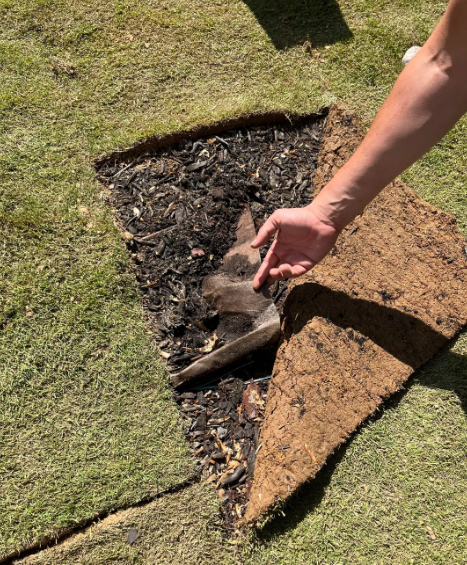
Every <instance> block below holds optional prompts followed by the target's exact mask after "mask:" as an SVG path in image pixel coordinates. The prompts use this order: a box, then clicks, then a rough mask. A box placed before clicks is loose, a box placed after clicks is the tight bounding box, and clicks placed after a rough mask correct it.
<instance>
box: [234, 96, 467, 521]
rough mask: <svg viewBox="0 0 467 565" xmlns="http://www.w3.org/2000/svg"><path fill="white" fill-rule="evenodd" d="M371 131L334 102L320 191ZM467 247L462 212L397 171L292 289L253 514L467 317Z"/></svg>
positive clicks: (279, 497)
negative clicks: (440, 205)
mask: <svg viewBox="0 0 467 565" xmlns="http://www.w3.org/2000/svg"><path fill="white" fill-rule="evenodd" d="M361 139H362V132H361V129H360V126H359V124H358V121H357V120H356V118H355V116H354V115H353V114H352V113H350V112H349V111H348V110H346V109H342V108H338V107H333V108H331V110H330V112H329V116H328V123H327V129H326V133H325V136H324V139H323V144H322V148H321V151H320V156H319V160H318V168H317V172H316V175H315V178H314V186H315V190H320V189H321V188H322V187H323V186H324V185H325V184H326V183H327V182H328V181H329V180H330V179H331V178H332V176H333V175H334V173H335V172H336V171H337V170H338V168H340V167H341V166H342V165H343V164H344V163H345V162H346V161H347V160H348V158H349V157H350V155H351V154H352V153H353V152H354V150H355V148H356V147H357V145H358V144H359V142H360V141H361ZM466 244H467V242H466V240H465V238H464V237H463V236H462V234H461V233H460V231H459V229H458V228H457V226H456V221H455V219H454V218H453V217H452V216H451V215H449V214H445V213H443V212H441V211H439V210H436V209H435V208H434V207H433V206H430V205H429V204H427V203H426V202H424V201H423V200H421V199H420V198H418V197H417V196H416V195H415V194H414V193H413V192H412V191H411V190H410V189H408V188H407V187H406V186H405V185H404V184H403V183H402V182H401V181H400V180H397V179H396V181H394V182H393V183H392V184H391V185H389V186H388V187H387V188H386V189H385V190H384V191H383V192H382V193H381V194H380V195H379V196H378V198H377V199H376V200H374V201H373V202H372V203H371V204H370V205H369V206H368V208H367V209H366V210H365V211H364V213H363V214H362V215H361V216H360V217H358V218H357V219H356V220H355V222H353V223H352V224H351V225H350V226H349V227H348V228H347V229H346V230H345V231H344V232H343V233H342V234H341V236H340V238H339V240H338V242H337V244H336V247H335V249H334V250H333V251H332V252H331V253H330V254H329V255H328V256H327V257H326V259H325V260H324V261H323V262H322V263H321V264H320V265H318V266H317V267H315V268H314V269H313V270H312V271H311V272H310V273H308V274H307V275H306V276H304V277H302V278H300V279H297V281H293V282H292V283H291V284H290V285H289V289H288V296H287V299H286V302H285V304H284V308H283V314H282V316H283V320H282V338H281V344H280V346H279V349H278V353H277V357H276V362H275V366H274V371H273V375H272V379H271V384H270V386H269V390H268V397H267V404H266V414H265V420H264V423H263V427H262V431H261V436H260V440H259V441H260V445H261V449H260V450H259V451H258V455H257V460H256V466H255V473H254V480H253V485H252V490H251V495H250V501H249V504H248V508H247V512H246V515H245V521H246V522H254V521H256V520H258V519H259V518H260V517H261V516H262V515H263V514H265V513H266V512H268V511H270V510H271V509H273V508H274V507H275V505H277V504H278V503H280V502H281V501H284V500H285V499H286V498H287V497H288V496H290V495H291V494H292V493H294V492H295V491H296V490H297V489H298V488H299V487H300V486H301V485H303V484H304V483H305V482H307V481H309V480H310V479H313V478H314V477H315V476H316V473H317V472H318V471H319V470H320V469H321V468H322V467H323V465H324V464H325V462H326V460H327V459H328V457H329V456H330V455H331V454H332V453H333V452H334V450H336V449H337V448H338V447H339V445H340V444H342V443H343V442H344V441H346V439H347V438H348V437H349V436H350V434H352V433H353V432H354V431H355V430H356V429H357V428H358V426H359V425H360V424H361V423H362V422H363V421H364V420H365V419H366V418H368V416H370V415H371V414H372V413H373V412H374V411H375V410H376V409H377V408H378V406H380V405H381V403H382V402H383V400H384V399H386V398H388V397H389V396H390V395H391V394H393V393H394V392H396V391H398V390H399V389H400V388H401V387H402V386H403V385H404V383H405V382H406V381H407V379H408V378H409V377H410V375H411V374H412V373H413V372H414V371H415V370H416V369H417V368H418V367H420V366H421V365H422V364H423V363H425V362H426V361H428V360H429V359H430V358H431V357H432V356H433V355H434V354H435V353H436V352H437V351H438V350H439V349H440V348H441V347H442V346H443V345H444V344H446V343H447V342H448V341H449V340H450V339H452V338H453V337H454V336H455V335H456V333H458V332H459V331H460V330H461V328H462V327H463V326H464V325H465V324H466V322H467V293H466V288H467V255H466Z"/></svg>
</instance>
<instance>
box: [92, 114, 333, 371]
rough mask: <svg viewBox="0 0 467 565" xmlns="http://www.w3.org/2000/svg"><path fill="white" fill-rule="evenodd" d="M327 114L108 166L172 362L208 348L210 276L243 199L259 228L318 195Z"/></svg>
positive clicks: (107, 178)
mask: <svg viewBox="0 0 467 565" xmlns="http://www.w3.org/2000/svg"><path fill="white" fill-rule="evenodd" d="M324 120H325V118H323V117H322V118H318V119H314V120H310V119H308V120H303V121H302V122H300V123H298V124H296V125H283V124H282V125H276V126H255V127H250V128H244V127H242V128H239V129H236V130H231V131H227V132H225V133H224V134H223V135H222V137H220V136H215V137H211V138H204V139H199V140H196V141H193V140H185V141H183V142H181V143H179V144H178V145H177V146H176V147H173V148H170V149H165V150H161V151H158V152H157V153H156V154H155V155H149V156H145V157H142V158H140V159H139V160H138V161H137V162H135V163H132V164H131V166H123V165H122V164H121V163H108V164H107V165H105V166H104V167H103V168H102V169H101V171H100V178H101V180H103V181H104V182H105V184H106V185H107V186H108V188H109V189H110V191H111V192H110V193H111V199H112V204H113V206H114V207H115V209H116V211H117V215H118V218H119V220H120V222H121V226H122V228H123V229H124V231H125V234H124V237H125V240H126V244H127V246H128V249H129V251H130V252H131V254H132V257H133V259H134V260H135V262H136V274H137V279H138V283H139V286H140V288H141V290H142V292H143V293H144V304H145V308H146V309H147V311H148V313H149V317H150V320H151V323H152V326H153V329H154V332H155V337H156V340H157V342H158V345H159V347H160V349H161V351H162V352H163V356H164V357H165V358H166V359H167V360H168V363H169V369H170V370H172V371H178V370H181V369H183V368H184V367H186V366H187V365H189V364H190V363H191V362H193V361H194V360H196V359H197V358H199V357H200V356H202V355H204V354H206V351H203V348H205V346H206V344H207V343H208V341H207V340H208V338H209V337H210V336H211V335H212V334H213V332H214V331H215V329H216V325H217V323H218V317H217V314H216V312H213V311H212V310H210V308H209V306H208V305H207V303H206V302H205V300H204V299H203V297H202V295H201V283H202V281H203V279H204V277H206V276H207V275H209V274H212V273H213V272H214V271H216V270H217V269H218V268H219V267H220V265H221V263H222V258H223V256H224V255H225V253H226V252H227V251H228V250H229V248H230V247H231V246H232V244H233V243H234V241H235V230H236V226H237V223H238V220H239V217H240V215H241V213H242V211H243V209H244V207H245V206H246V205H247V204H249V205H250V207H251V210H252V215H253V218H254V220H255V224H256V227H257V228H259V227H260V226H261V225H262V223H263V222H264V221H265V219H266V218H267V217H268V216H269V215H270V214H272V212H273V211H274V210H275V209H277V208H281V207H289V208H290V207H299V206H304V205H306V204H308V203H309V202H310V194H311V179H312V175H313V171H314V170H315V167H316V160H317V155H318V149H319V142H320V138H321V134H322V129H323V123H324ZM262 253H263V256H264V253H265V250H263V251H262ZM239 274H241V273H239ZM279 291H280V289H279V288H278V289H276V295H277V293H278V292H279ZM218 345H219V344H218ZM220 345H221V344H220ZM207 349H209V347H208V348H207Z"/></svg>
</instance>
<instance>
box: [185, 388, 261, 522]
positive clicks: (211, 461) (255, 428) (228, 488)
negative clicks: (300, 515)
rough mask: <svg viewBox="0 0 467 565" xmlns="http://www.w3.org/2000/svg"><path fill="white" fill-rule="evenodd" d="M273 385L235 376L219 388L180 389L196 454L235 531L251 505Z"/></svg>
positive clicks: (186, 421) (192, 449) (193, 450)
mask: <svg viewBox="0 0 467 565" xmlns="http://www.w3.org/2000/svg"><path fill="white" fill-rule="evenodd" d="M268 384H269V381H268V380H264V381H260V382H258V383H253V382H252V383H244V381H242V380H240V379H237V378H234V377H230V378H227V379H224V380H222V381H221V382H220V383H219V386H218V387H217V389H210V390H205V391H197V392H184V393H181V394H179V393H176V400H177V402H178V404H179V406H180V410H181V412H182V415H183V417H184V419H185V423H186V427H187V438H188V440H189V441H190V450H191V453H192V454H193V456H195V457H196V458H197V461H198V465H199V466H200V469H201V472H202V474H203V476H204V477H205V479H206V480H207V481H208V482H211V483H212V484H213V485H214V486H215V488H216V489H217V493H218V496H219V498H220V500H221V503H222V511H223V515H224V518H225V525H226V527H227V528H228V529H229V530H231V529H233V528H234V526H235V523H236V522H238V520H239V519H241V518H243V516H244V514H245V511H246V507H247V504H248V500H249V496H250V489H251V484H252V478H253V473H254V468H255V461H256V453H257V451H258V448H259V447H260V444H259V433H260V428H261V424H262V422H263V420H264V407H265V404H266V395H267V388H268ZM249 400H252V402H249Z"/></svg>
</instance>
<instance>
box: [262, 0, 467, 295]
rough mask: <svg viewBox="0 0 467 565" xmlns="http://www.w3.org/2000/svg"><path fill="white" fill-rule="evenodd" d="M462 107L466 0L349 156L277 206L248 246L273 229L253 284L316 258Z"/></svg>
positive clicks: (453, 9)
mask: <svg viewBox="0 0 467 565" xmlns="http://www.w3.org/2000/svg"><path fill="white" fill-rule="evenodd" d="M465 112H467V0H451V1H450V3H449V5H448V8H447V10H446V12H445V14H444V16H443V17H442V19H441V21H440V22H439V24H438V25H437V27H436V29H435V30H434V32H433V33H432V35H431V36H430V38H429V39H428V41H427V42H426V43H425V45H424V46H423V48H422V49H421V50H420V51H419V52H418V53H417V55H416V56H415V57H414V58H413V59H412V60H411V61H410V63H409V64H408V65H407V67H406V68H405V69H404V70H403V71H402V73H401V74H400V76H399V78H398V79H397V81H396V83H395V84H394V87H393V89H392V91H391V93H390V95H389V96H388V98H387V99H386V101H385V102H384V104H383V106H382V107H381V109H380V110H379V112H378V114H377V116H376V118H375V120H374V122H373V124H372V126H371V128H370V129H369V131H368V133H367V135H366V136H365V138H364V140H363V141H362V143H361V144H360V146H359V147H358V149H357V150H356V152H355V153H354V155H353V156H352V157H351V159H350V160H349V161H348V162H347V163H346V164H345V165H344V166H343V167H342V168H341V169H340V170H339V171H338V172H337V174H336V175H335V176H334V177H333V179H332V180H331V181H330V182H329V183H328V184H327V185H326V186H325V187H324V188H323V189H322V190H321V192H320V193H319V194H318V196H317V197H316V198H315V199H314V200H313V202H312V203H311V204H310V205H309V206H306V207H304V208H291V209H282V210H276V212H274V214H272V216H271V217H270V218H268V220H267V221H266V222H265V223H264V225H263V226H262V227H261V229H260V230H259V232H258V235H257V237H256V239H255V240H254V241H253V243H252V247H254V248H258V247H261V246H262V245H265V244H266V243H267V242H268V241H269V239H270V238H271V237H272V236H273V235H274V234H275V235H276V237H275V239H274V241H273V243H272V245H271V248H270V250H269V252H268V254H267V255H266V257H265V259H264V261H263V263H262V265H261V267H260V268H259V270H258V272H257V274H256V276H255V279H254V281H253V286H254V288H255V289H258V288H260V287H261V286H262V285H263V284H264V283H266V284H267V285H271V284H273V283H274V282H275V281H280V280H283V279H287V278H296V277H299V276H301V275H303V274H304V273H306V272H307V271H308V270H310V269H312V268H313V267H314V266H315V265H316V264H318V263H319V262H320V261H321V260H322V259H324V257H325V256H326V255H327V254H328V253H329V251H331V249H332V248H333V246H334V244H335V242H336V240H337V238H338V236H339V234H340V233H341V231H342V230H343V229H344V228H345V227H346V226H347V225H348V224H349V223H350V222H351V221H352V220H353V219H355V217H356V216H358V215H359V214H360V213H361V212H362V211H363V210H364V208H365V207H366V206H367V205H368V204H369V203H370V202H371V200H373V198H375V196H377V194H379V192H380V191H381V190H382V189H383V188H384V187H385V186H387V185H388V184H389V183H390V182H391V181H392V180H393V179H394V178H395V177H397V176H398V175H399V174H400V173H401V172H402V171H404V170H405V169H407V168H408V167H410V166H411V165H412V164H413V163H415V161H417V160H418V159H419V158H420V157H421V156H422V155H424V154H425V153H426V152H427V151H429V150H430V149H431V147H433V145H435V144H436V143H437V142H438V141H439V140H440V139H442V138H443V137H444V136H445V135H446V133H447V132H448V131H449V130H450V129H451V128H452V127H453V126H454V124H455V123H456V121H457V120H459V118H460V117H461V116H462V115H463V114H464V113H465Z"/></svg>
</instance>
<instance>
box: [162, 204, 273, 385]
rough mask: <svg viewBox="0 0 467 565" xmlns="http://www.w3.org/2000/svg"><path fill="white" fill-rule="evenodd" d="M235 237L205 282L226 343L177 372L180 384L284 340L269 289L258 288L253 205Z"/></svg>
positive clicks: (220, 337)
mask: <svg viewBox="0 0 467 565" xmlns="http://www.w3.org/2000/svg"><path fill="white" fill-rule="evenodd" d="M236 236H237V240H236V242H235V244H234V246H233V247H232V249H231V250H230V251H229V252H228V253H227V254H226V255H225V257H224V260H223V265H222V267H221V268H220V269H219V270H218V271H217V273H216V274H214V275H211V276H208V277H206V278H205V279H204V281H203V285H202V288H203V296H204V298H205V300H206V301H207V302H208V303H209V305H210V306H211V307H212V308H213V309H214V310H216V311H217V312H218V315H219V325H218V326H217V328H216V339H217V340H219V341H221V342H222V346H221V347H219V349H215V350H214V351H212V353H208V354H207V355H206V356H205V357H203V358H202V359H199V360H198V361H195V362H194V363H192V364H191V365H189V366H188V367H187V368H186V369H184V370H183V371H181V372H179V373H177V374H175V375H173V377H172V379H173V384H174V386H176V387H179V386H182V385H185V384H187V383H188V382H190V381H192V380H194V379H198V378H200V377H202V376H205V375H209V374H212V373H214V372H216V371H219V370H221V369H224V368H225V367H228V366H229V365H232V364H233V363H235V362H236V361H239V360H240V359H242V358H244V357H247V356H248V355H249V354H250V353H253V352H254V351H258V350H260V349H262V348H265V347H267V346H269V345H272V344H274V343H275V342H277V340H278V339H279V334H280V321H279V314H278V312H277V310H276V307H275V305H274V302H273V301H272V298H271V295H270V293H269V290H268V289H266V288H263V289H261V290H260V291H259V292H256V291H254V290H253V284H252V281H253V277H254V275H255V273H256V271H257V270H258V268H259V266H260V265H261V257H260V254H259V251H258V250H257V249H252V248H251V246H250V244H251V242H252V241H253V239H254V238H255V236H256V232H255V226H254V223H253V218H252V217H251V212H250V209H249V208H246V209H245V211H244V212H243V214H242V216H241V217H240V220H239V222H238V227H237V231H236ZM214 347H215V346H214Z"/></svg>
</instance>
